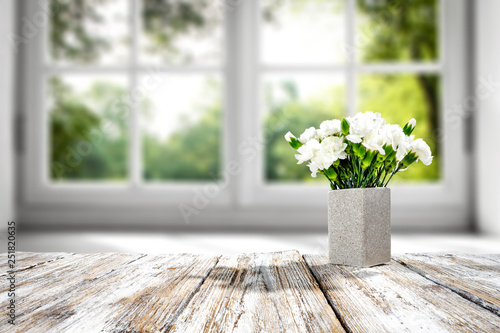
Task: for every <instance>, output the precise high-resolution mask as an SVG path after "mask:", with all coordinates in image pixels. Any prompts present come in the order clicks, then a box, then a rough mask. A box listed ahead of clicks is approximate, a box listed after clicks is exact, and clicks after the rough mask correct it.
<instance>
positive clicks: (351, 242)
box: [285, 112, 432, 267]
mask: <svg viewBox="0 0 500 333" xmlns="http://www.w3.org/2000/svg"><path fill="white" fill-rule="evenodd" d="M415 125H416V121H415V119H411V120H410V121H409V122H408V123H407V124H406V125H405V126H404V127H403V128H401V126H399V125H391V124H386V122H385V120H384V119H383V118H382V117H381V116H380V113H373V112H365V113H358V114H357V115H355V116H354V117H347V118H344V119H342V120H338V119H333V120H326V121H324V122H322V123H321V125H320V127H319V129H316V128H314V127H311V128H308V129H306V130H305V131H304V133H302V135H300V137H299V138H298V139H297V138H296V137H295V136H294V135H293V134H292V133H290V132H288V133H287V134H286V135H285V139H286V140H287V141H288V142H289V143H290V145H291V146H292V147H293V148H294V149H296V150H297V152H298V154H296V155H295V157H296V158H297V160H298V164H301V163H304V162H308V167H309V169H310V170H311V176H313V177H316V176H317V174H318V173H321V174H323V175H324V176H325V177H326V178H328V180H329V182H330V187H331V189H332V190H331V191H329V192H328V248H329V250H328V251H329V252H328V256H329V262H330V263H332V264H341V265H351V266H361V267H367V266H374V265H380V264H384V263H388V262H390V260H391V192H390V189H389V188H388V187H387V184H388V183H389V181H390V180H391V179H392V177H393V176H394V175H395V174H397V173H398V172H401V171H404V170H406V169H407V168H408V167H409V166H410V165H412V164H414V163H416V162H418V161H421V162H422V163H424V164H425V165H429V164H431V163H432V155H431V150H430V148H429V146H428V145H427V143H425V141H424V140H422V139H415V137H414V135H412V134H411V133H412V132H413V130H414V129H415Z"/></svg>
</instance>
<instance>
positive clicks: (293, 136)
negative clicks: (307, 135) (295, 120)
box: [285, 131, 297, 142]
mask: <svg viewBox="0 0 500 333" xmlns="http://www.w3.org/2000/svg"><path fill="white" fill-rule="evenodd" d="M292 138H295V139H297V138H296V137H295V135H293V134H292V132H290V131H288V133H286V134H285V140H286V141H288V142H291V141H292Z"/></svg>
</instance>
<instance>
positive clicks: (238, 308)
mask: <svg viewBox="0 0 500 333" xmlns="http://www.w3.org/2000/svg"><path fill="white" fill-rule="evenodd" d="M16 256H17V258H18V265H17V267H16V268H17V272H16V295H17V298H16V315H17V319H16V323H17V324H16V326H15V330H13V327H12V326H10V325H9V324H7V320H6V317H5V318H4V319H3V320H0V332H36V333H38V332H43V333H45V332H47V333H50V332H57V333H63V332H71V333H72V332H76V333H78V332H85V333H87V332H89V333H92V332H134V333H135V332H137V333H138V332H171V331H173V332H343V331H344V329H345V330H347V331H349V332H488V333H489V332H500V316H498V315H496V314H495V313H494V312H493V311H494V309H490V310H491V311H490V310H488V308H485V307H481V306H479V305H478V304H476V303H478V302H477V300H475V299H472V301H469V300H467V299H465V298H464V297H465V296H464V297H461V296H460V295H458V294H457V292H455V291H454V286H455V285H457V284H458V283H461V285H460V286H461V287H464V286H468V287H470V288H473V289H471V290H470V292H471V293H472V292H474V294H473V295H474V296H475V297H477V298H479V299H483V298H484V300H485V301H488V302H491V303H492V304H496V303H494V302H495V300H496V299H497V297H498V290H499V289H498V288H497V287H496V286H497V284H496V283H497V282H498V281H497V279H498V276H499V273H498V270H499V266H500V255H485V256H473V255H446V254H415V255H404V256H399V257H397V260H400V261H401V262H405V264H407V265H408V266H409V265H410V264H411V265H412V266H410V267H411V268H408V267H405V266H404V265H402V264H400V263H397V262H396V261H392V262H391V263H390V264H389V265H382V266H376V267H372V268H355V267H348V266H335V265H331V264H328V263H327V262H328V261H327V257H326V255H305V256H304V257H302V256H301V255H300V254H299V253H298V252H297V251H287V252H274V253H262V254H244V255H239V256H224V257H218V256H203V255H192V254H170V255H168V254H166V255H144V254H117V253H96V254H72V253H22V252H18V253H17V254H16ZM4 259H6V255H5V254H0V260H4ZM304 259H305V260H304ZM418 265H421V266H420V268H419V269H421V270H422V272H420V271H419V272H416V271H414V270H416V268H415V267H418ZM5 267H6V266H5V263H0V269H2V271H0V276H3V277H2V279H4V281H6V279H5V276H4V275H5V274H6V273H5V271H3V270H4V269H5ZM471 277H472V278H471ZM445 278H448V279H449V280H448V282H446V283H445V282H443V281H445ZM433 280H436V281H438V283H436V282H433ZM462 280H463V281H462ZM6 288H7V286H6V283H4V284H0V295H2V296H3V297H2V298H1V299H0V307H1V308H2V309H5V308H6V305H7V303H6V302H7V301H8V299H7V297H6V291H7V289H6ZM464 288H465V287H464ZM474 288H475V289H474Z"/></svg>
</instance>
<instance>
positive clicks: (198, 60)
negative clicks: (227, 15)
mask: <svg viewBox="0 0 500 333" xmlns="http://www.w3.org/2000/svg"><path fill="white" fill-rule="evenodd" d="M221 10H222V8H218V6H217V4H216V3H215V2H214V1H213V0H142V9H141V19H142V29H141V39H140V41H141V54H140V59H141V61H142V62H144V63H155V64H164V65H179V64H181V65H185V64H204V65H207V64H218V63H220V62H221V56H222V50H223V47H222V12H221Z"/></svg>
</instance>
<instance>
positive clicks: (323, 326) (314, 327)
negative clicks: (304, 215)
mask: <svg viewBox="0 0 500 333" xmlns="http://www.w3.org/2000/svg"><path fill="white" fill-rule="evenodd" d="M171 329H172V332H343V331H344V330H343V328H342V326H341V325H340V323H339V321H338V320H337V318H336V316H335V314H334V312H333V311H332V309H331V307H330V306H329V305H328V303H327V301H326V299H325V297H324V295H323V293H322V292H321V290H320V289H319V286H318V285H317V283H316V281H315V279H314V277H313V276H312V275H311V273H310V271H309V270H308V268H307V265H306V264H305V262H304V260H303V258H302V257H301V256H300V254H299V253H298V252H296V251H290V252H276V253H263V254H248V255H240V256H232V257H222V258H221V259H220V260H219V262H218V264H217V266H216V267H215V268H214V269H213V270H212V272H211V273H210V275H209V276H208V277H207V279H206V280H205V283H204V284H203V285H202V286H201V288H200V290H199V292H198V293H197V294H196V295H195V296H194V297H193V299H192V301H191V303H189V305H188V306H187V308H186V310H185V311H184V312H183V313H182V314H181V315H180V317H179V318H178V320H177V321H176V323H175V325H173V326H172V327H171Z"/></svg>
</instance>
